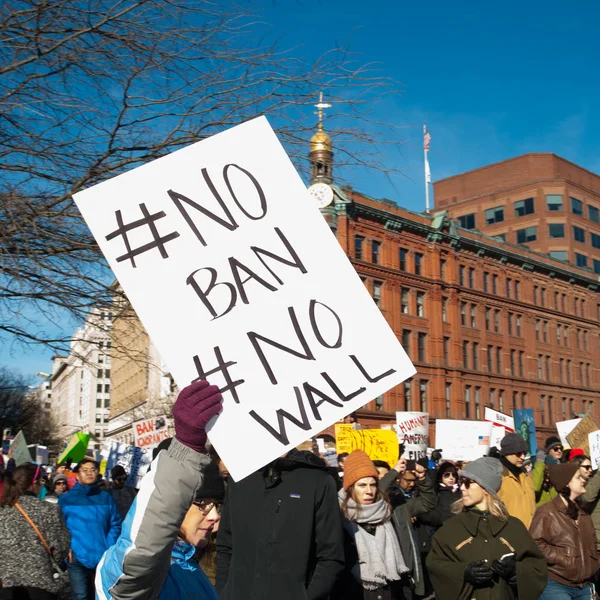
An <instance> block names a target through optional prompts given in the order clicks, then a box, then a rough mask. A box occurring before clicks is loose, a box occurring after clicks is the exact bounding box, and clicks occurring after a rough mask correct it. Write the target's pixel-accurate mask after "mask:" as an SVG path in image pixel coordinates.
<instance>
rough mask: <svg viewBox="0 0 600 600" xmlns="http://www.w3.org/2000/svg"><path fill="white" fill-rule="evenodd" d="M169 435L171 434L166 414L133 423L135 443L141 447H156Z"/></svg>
mask: <svg viewBox="0 0 600 600" xmlns="http://www.w3.org/2000/svg"><path fill="white" fill-rule="evenodd" d="M168 437H170V436H169V428H168V426H167V417H166V415H163V416H162V417H153V418H152V419H144V420H142V421H136V422H135V423H134V424H133V438H134V444H135V445H136V446H138V447H139V448H149V449H151V448H156V446H158V445H159V444H160V443H161V442H162V441H163V440H166V439H167V438H168Z"/></svg>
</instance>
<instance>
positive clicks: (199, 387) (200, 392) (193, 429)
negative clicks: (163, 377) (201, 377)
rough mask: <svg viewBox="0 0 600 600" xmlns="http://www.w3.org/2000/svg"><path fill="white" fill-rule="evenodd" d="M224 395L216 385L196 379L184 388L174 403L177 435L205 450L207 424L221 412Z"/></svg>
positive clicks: (180, 438) (197, 448) (178, 437)
mask: <svg viewBox="0 0 600 600" xmlns="http://www.w3.org/2000/svg"><path fill="white" fill-rule="evenodd" d="M222 401H223V396H221V392H220V391H219V388H218V387H217V386H216V385H210V384H209V383H208V381H196V382H194V383H192V384H191V385H188V386H187V387H186V388H183V390H181V392H180V393H179V396H178V397H177V401H176V402H175V404H174V405H173V419H174V420H175V437H176V438H177V439H178V440H179V441H180V442H181V443H182V444H183V445H184V446H187V447H188V448H192V450H195V451H196V452H202V451H204V445H205V444H206V431H205V428H206V425H207V423H208V422H209V421H210V420H211V419H212V418H213V417H214V416H215V415H216V414H218V413H219V412H221V409H222V408H223V406H222V404H221V403H222Z"/></svg>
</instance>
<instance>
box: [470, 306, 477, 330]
mask: <svg viewBox="0 0 600 600" xmlns="http://www.w3.org/2000/svg"><path fill="white" fill-rule="evenodd" d="M471 327H477V307H476V306H475V304H471Z"/></svg>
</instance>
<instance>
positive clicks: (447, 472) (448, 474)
mask: <svg viewBox="0 0 600 600" xmlns="http://www.w3.org/2000/svg"><path fill="white" fill-rule="evenodd" d="M442 477H443V478H444V479H446V478H447V477H454V478H455V479H456V473H452V471H446V472H445V473H444V474H443V475H442Z"/></svg>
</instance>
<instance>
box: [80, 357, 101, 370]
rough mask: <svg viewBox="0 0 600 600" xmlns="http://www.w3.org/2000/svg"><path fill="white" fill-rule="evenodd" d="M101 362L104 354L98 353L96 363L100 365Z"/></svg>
mask: <svg viewBox="0 0 600 600" xmlns="http://www.w3.org/2000/svg"><path fill="white" fill-rule="evenodd" d="M102 363H104V354H98V364H100V365H101V364H102ZM82 375H83V373H82Z"/></svg>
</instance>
